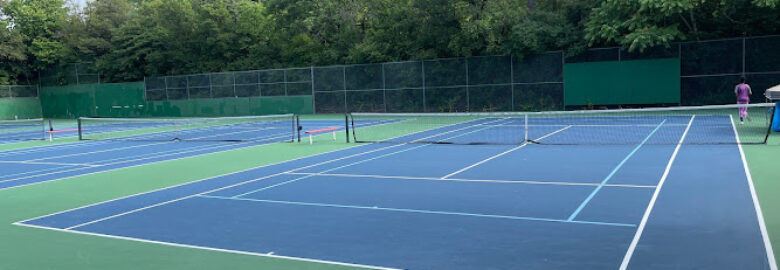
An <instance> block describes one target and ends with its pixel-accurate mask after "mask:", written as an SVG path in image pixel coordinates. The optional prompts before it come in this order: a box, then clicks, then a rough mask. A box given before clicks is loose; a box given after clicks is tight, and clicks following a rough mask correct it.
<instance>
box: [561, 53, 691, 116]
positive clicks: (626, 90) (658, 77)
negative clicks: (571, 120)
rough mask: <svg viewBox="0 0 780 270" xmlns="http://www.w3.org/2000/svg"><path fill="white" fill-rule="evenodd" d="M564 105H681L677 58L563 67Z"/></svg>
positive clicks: (574, 64)
mask: <svg viewBox="0 0 780 270" xmlns="http://www.w3.org/2000/svg"><path fill="white" fill-rule="evenodd" d="M563 73H564V79H563V81H564V87H565V88H564V104H565V105H566V106H587V105H621V104H625V105H629V104H676V103H680V59H678V58H664V59H654V60H636V61H615V62H589V63H573V64H565V65H564V66H563Z"/></svg>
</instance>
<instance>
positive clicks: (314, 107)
mask: <svg viewBox="0 0 780 270" xmlns="http://www.w3.org/2000/svg"><path fill="white" fill-rule="evenodd" d="M309 69H310V71H311V80H310V81H311V112H312V113H313V114H317V97H316V96H317V95H315V93H314V66H310V67H309Z"/></svg>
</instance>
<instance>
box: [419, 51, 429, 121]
mask: <svg viewBox="0 0 780 270" xmlns="http://www.w3.org/2000/svg"><path fill="white" fill-rule="evenodd" d="M420 65H421V66H422V70H421V72H422V91H423V112H428V104H426V102H425V60H422V61H420Z"/></svg>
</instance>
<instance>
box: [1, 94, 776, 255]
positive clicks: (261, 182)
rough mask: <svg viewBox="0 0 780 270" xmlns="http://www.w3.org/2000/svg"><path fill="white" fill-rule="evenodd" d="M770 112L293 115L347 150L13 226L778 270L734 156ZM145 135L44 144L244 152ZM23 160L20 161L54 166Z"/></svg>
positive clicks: (219, 245)
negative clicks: (331, 130)
mask: <svg viewBox="0 0 780 270" xmlns="http://www.w3.org/2000/svg"><path fill="white" fill-rule="evenodd" d="M767 106H768V105H755V106H754V107H751V110H752V111H751V115H752V116H753V118H754V119H752V121H750V122H747V123H746V124H744V125H740V124H739V122H738V121H735V120H734V119H733V113H734V112H733V111H734V108H732V107H727V106H724V107H711V108H697V109H696V110H693V109H690V108H688V109H685V110H683V109H679V110H635V111H625V112H622V113H621V114H614V115H613V114H610V113H608V112H598V113H586V114H579V113H574V114H573V113H571V112H566V113H559V114H556V113H547V114H520V113H517V114H353V115H351V117H350V118H349V119H348V121H347V122H348V125H346V126H345V125H344V119H343V116H342V118H338V117H333V118H332V119H324V118H320V119H306V118H305V117H304V118H303V119H302V120H301V123H302V124H293V127H292V129H295V127H294V126H295V125H300V126H304V127H306V129H319V128H323V127H334V126H335V127H342V128H343V129H342V130H340V132H341V133H340V134H343V135H346V136H348V137H349V138H350V139H351V140H352V141H358V142H361V143H359V144H351V146H352V147H346V148H339V149H335V150H332V151H328V152H322V153H319V154H315V155H308V156H301V157H298V158H294V159H290V160H287V161H283V162H278V163H273V164H269V165H263V166H259V167H255V168H250V169H246V170H241V171H235V172H230V173H227V174H223V175H219V176H215V177H208V178H204V179H200V180H198V181H192V182H187V183H182V184H179V185H176V186H171V187H164V188H161V189H157V190H153V191H149V192H143V193H139V194H133V195H130V196H126V197H122V198H118V199H113V200H109V201H105V202H100V203H96V204H92V205H87V206H81V207H77V208H73V209H66V210H64V211H60V212H56V213H50V214H46V215H43V216H40V217H34V218H31V219H27V220H22V221H18V222H16V223H15V224H16V225H19V226H26V227H34V228H41V229H48V230H55V231H60V232H69V233H77V234H87V235H94V236H103V237H109V238H116V239H124V240H132V241H140V242H147V243H155V244H163V245H172V246H179V247H189V248H197V249H207V250H213V251H223V252H232V253H240V254H246V255H255V256H264V257H275V258H286V259H292V260H299V261H308V262H320V263H325V264H331V265H341V266H357V267H365V268H375V269H380V268H381V269H659V268H664V269H669V268H673V269H700V268H707V269H776V264H775V262H774V257H773V256H772V249H771V246H770V244H769V240H768V236H767V232H766V226H765V224H764V222H763V217H762V213H761V211H760V208H759V203H758V200H757V199H756V192H755V189H754V187H753V183H752V179H751V176H750V174H749V171H748V169H747V165H746V162H745V157H744V154H743V152H742V144H748V143H762V142H764V141H765V140H766V135H767V134H768V133H767V132H768V129H766V127H767V118H766V117H768V116H767V115H766V109H767V108H768V107H767ZM197 125H198V127H205V126H208V128H213V126H210V125H209V124H203V123H202V122H201V123H198V124H197ZM203 125H205V126H203ZM233 125H234V124H231V126H233ZM241 125H242V126H243V124H241ZM122 126H123V127H127V125H122ZM140 128H142V129H144V132H152V133H154V135H151V136H161V137H163V138H170V137H172V136H171V134H170V132H171V131H170V130H168V128H169V127H168V126H165V125H163V126H162V127H161V126H159V125H151V126H150V124H144V125H141V127H140ZM159 128H162V129H164V130H162V131H161V130H158V129H159ZM252 129H254V128H252ZM346 129H348V130H349V132H343V131H344V130H346ZM152 130H154V131H152ZM176 132H177V133H176V134H177V135H176V138H183V136H182V135H181V134H182V133H181V129H178V128H177V131H176ZM217 133H219V132H217ZM288 133H289V131H288ZM121 134H123V135H126V134H124V133H121ZM161 134H164V135H161ZM285 134H286V133H285ZM115 135H116V134H115ZM131 137H134V138H135V136H131ZM195 137H197V136H195ZM329 137H330V135H327V134H326V135H320V136H319V137H317V138H318V140H316V142H315V144H316V143H324V142H325V141H329ZM112 138H114V139H115V138H116V137H112ZM120 138H125V137H121V136H120ZM145 138H148V137H145ZM155 138H157V137H155ZM100 139H103V138H100ZM223 139H224V138H223ZM144 141H145V140H124V139H123V140H108V141H103V140H97V141H94V142H89V143H86V144H73V145H62V146H51V147H53V148H54V147H57V148H65V149H68V148H73V149H71V150H63V149H59V150H52V151H57V152H59V153H61V151H74V152H84V149H86V148H85V147H95V149H101V148H103V149H107V150H108V151H107V152H112V153H114V154H113V156H115V157H116V156H120V155H118V154H117V153H119V152H117V151H122V147H133V146H131V145H134V146H138V147H137V148H131V149H135V150H130V151H140V152H139V153H141V152H143V153H145V154H149V155H152V156H157V155H160V153H158V152H156V151H170V152H171V153H185V152H187V151H195V152H193V153H201V152H197V151H203V152H214V151H219V150H214V149H211V148H210V147H213V148H216V149H223V148H219V147H224V148H225V149H230V148H232V147H241V146H239V145H243V144H235V143H226V142H204V143H206V145H208V146H200V145H198V146H193V145H191V144H188V143H181V142H165V144H162V145H146V143H148V142H144ZM258 143H263V142H254V143H253V144H258ZM266 143H267V142H266ZM112 147H113V148H112ZM144 147H150V148H152V149H155V150H149V149H147V150H145V151H141V150H137V149H144ZM177 147H184V148H177ZM288 147H291V148H302V147H310V146H308V145H307V143H306V144H304V143H301V144H297V143H295V144H290V145H288ZM189 148H196V149H195V150H192V149H189ZM161 149H162V150H161ZM207 149H208V150H207ZM18 151H25V150H18ZM28 151H29V150H28ZM34 151H37V152H33V153H29V156H25V157H24V158H19V159H18V160H23V161H30V160H35V159H34V156H36V155H37V156H40V157H45V156H47V155H51V152H47V151H38V150H34ZM98 151H99V150H98ZM3 154H5V153H3ZM173 157H178V156H176V155H174V156H172V157H170V158H173ZM81 158H84V160H80V161H79V164H82V165H83V164H90V165H94V164H98V165H99V164H101V163H99V162H97V161H98V160H104V159H106V158H108V156H101V154H99V153H92V154H87V155H84V156H83V157H81ZM166 158H169V157H166ZM6 159H8V160H13V161H16V159H15V157H13V155H12V156H8V157H3V160H6ZM163 159H165V158H163ZM63 160H70V161H71V162H73V160H74V159H73V157H69V158H67V159H63ZM63 160H57V159H53V160H47V161H46V162H60V161H63ZM20 162H21V161H20ZM0 165H2V164H0ZM215 165H216V166H219V165H218V164H215ZM63 166H64V165H63ZM169 174H174V175H175V174H176V172H161V173H160V175H159V177H161V178H162V177H166V175H169ZM55 178H56V179H59V178H61V176H57V177H55ZM55 178H53V179H55Z"/></svg>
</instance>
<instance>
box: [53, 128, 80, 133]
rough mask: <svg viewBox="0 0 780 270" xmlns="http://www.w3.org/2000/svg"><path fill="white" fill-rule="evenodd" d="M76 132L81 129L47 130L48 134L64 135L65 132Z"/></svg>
mask: <svg viewBox="0 0 780 270" xmlns="http://www.w3.org/2000/svg"><path fill="white" fill-rule="evenodd" d="M74 131H79V129H77V128H73V129H60V130H47V131H46V133H64V132H74Z"/></svg>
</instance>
